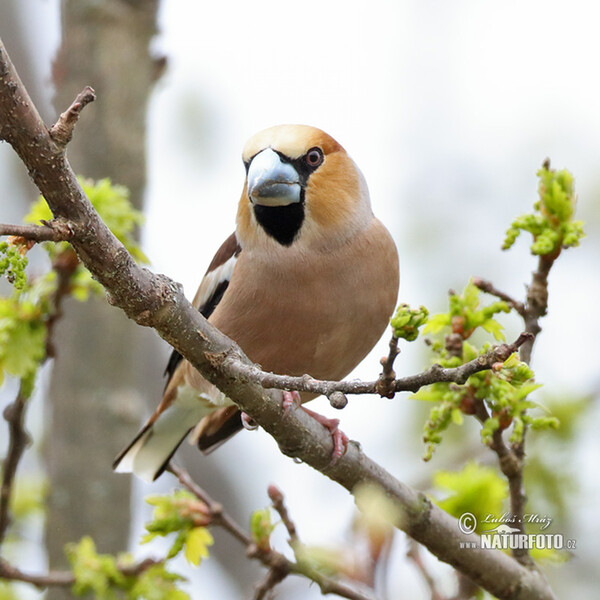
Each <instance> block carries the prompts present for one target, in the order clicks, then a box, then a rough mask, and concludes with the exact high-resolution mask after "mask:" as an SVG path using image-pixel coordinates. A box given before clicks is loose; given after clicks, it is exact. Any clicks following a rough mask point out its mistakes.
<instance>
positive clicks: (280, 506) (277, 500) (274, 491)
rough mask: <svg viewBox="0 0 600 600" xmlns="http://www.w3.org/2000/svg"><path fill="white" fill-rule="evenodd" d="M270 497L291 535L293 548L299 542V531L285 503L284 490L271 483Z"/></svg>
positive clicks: (268, 491)
mask: <svg viewBox="0 0 600 600" xmlns="http://www.w3.org/2000/svg"><path fill="white" fill-rule="evenodd" d="M267 493H268V494H269V498H270V499H271V502H272V503H273V508H274V509H275V510H276V511H277V514H278V515H279V516H280V517H281V522H282V523H283V525H284V527H285V528H286V529H287V532H288V535H289V536H290V540H289V543H290V546H291V547H292V548H293V547H294V546H296V545H297V544H298V543H299V540H298V533H297V531H296V524H295V523H294V521H292V519H291V517H290V515H289V513H288V509H287V507H286V505H285V501H284V498H283V492H282V491H281V490H280V489H279V488H278V487H277V486H275V485H273V484H271V485H270V486H269V489H268V490H267Z"/></svg>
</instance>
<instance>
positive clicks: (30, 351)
mask: <svg viewBox="0 0 600 600" xmlns="http://www.w3.org/2000/svg"><path fill="white" fill-rule="evenodd" d="M80 182H81V184H82V186H83V188H84V190H85V192H86V193H87V194H88V196H89V197H90V199H91V201H92V203H93V204H94V206H95V207H96V208H97V210H98V211H99V213H100V216H101V217H102V218H103V219H104V220H105V222H106V223H107V224H108V226H109V227H110V228H111V230H112V231H113V233H114V234H115V236H116V237H118V238H119V239H120V240H121V241H122V242H123V244H124V245H125V246H126V247H127V249H128V250H129V251H130V252H131V253H132V254H133V255H134V256H136V257H137V258H138V259H140V260H147V259H146V257H145V256H144V254H143V252H142V251H141V249H140V247H139V244H138V243H137V242H136V241H135V239H134V238H133V233H134V229H135V227H136V226H137V225H139V224H140V223H141V222H142V214H141V213H140V212H139V211H137V210H135V209H134V208H133V207H132V206H131V204H130V202H129V199H128V191H127V189H126V188H124V187H123V186H118V185H112V184H111V183H110V181H109V180H108V179H103V180H101V181H99V182H97V183H96V182H93V181H91V180H89V179H80ZM51 218H52V213H51V212H50V209H49V208H48V205H47V203H46V201H45V200H44V198H42V197H40V198H39V199H38V200H37V202H35V203H34V204H33V206H32V208H31V210H30V212H29V214H28V215H27V216H26V217H25V221H26V222H30V223H36V224H37V223H39V222H40V221H45V220H49V219H51ZM43 246H44V249H45V250H46V252H47V253H48V255H49V257H50V260H51V261H52V270H50V271H49V272H47V273H45V274H43V275H40V276H38V277H36V278H34V279H30V280H28V279H27V275H26V272H25V267H26V266H27V251H28V250H29V249H30V248H31V245H30V244H28V243H27V242H26V241H25V240H21V238H11V239H9V241H8V242H0V275H5V276H6V277H7V279H8V280H9V281H11V282H12V283H13V285H14V289H13V292H12V294H11V295H10V296H8V297H4V298H0V384H1V383H2V381H3V379H4V375H5V373H6V374H9V375H12V376H14V377H17V378H19V379H21V380H23V381H25V382H26V383H28V384H29V386H25V387H26V389H27V388H28V387H29V388H30V387H31V386H32V385H33V381H34V379H35V373H36V371H37V368H38V366H39V365H40V364H41V362H42V361H43V360H44V358H45V357H46V342H47V340H46V337H47V327H46V326H47V323H48V321H49V320H50V319H51V318H52V316H53V314H54V312H55V311H56V308H57V307H56V306H55V294H56V292H57V287H58V281H57V279H58V277H57V273H58V272H61V275H62V276H63V277H64V276H65V275H66V276H67V277H68V285H66V286H65V289H64V290H62V293H63V294H64V295H71V296H73V297H74V298H75V299H77V300H80V301H84V300H87V298H88V297H89V295H90V294H94V293H101V292H102V286H101V285H100V284H99V283H98V282H97V281H95V280H94V279H93V278H92V276H91V274H90V272H89V271H88V270H87V269H86V268H85V267H84V266H83V265H82V264H81V263H80V262H79V260H78V258H77V256H76V254H75V252H74V250H73V248H72V247H71V245H70V244H69V243H67V242H60V243H58V244H55V243H51V242H46V243H44V244H43Z"/></svg>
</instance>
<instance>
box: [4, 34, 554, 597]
mask: <svg viewBox="0 0 600 600" xmlns="http://www.w3.org/2000/svg"><path fill="white" fill-rule="evenodd" d="M0 138H2V139H4V140H6V141H8V142H9V143H10V144H11V145H12V146H13V148H14V149H15V151H16V152H17V153H18V155H19V156H20V157H21V160H22V161H23V162H24V164H25V165H26V166H27V168H28V170H29V173H30V175H31V177H32V179H33V180H34V182H35V184H36V185H37V186H38V188H39V189H40V191H41V193H42V194H43V195H44V197H45V198H46V200H47V202H48V205H49V206H50V208H51V210H52V211H53V213H54V215H55V217H57V218H61V217H62V218H64V219H66V220H67V221H68V222H69V223H70V224H71V226H72V228H73V232H74V233H73V237H72V240H71V243H72V245H73V247H74V248H75V250H76V252H77V253H78V255H79V257H80V259H81V260H82V261H83V263H84V264H85V265H86V267H87V268H88V269H89V270H90V271H91V273H92V275H93V276H94V277H95V278H96V279H97V280H98V281H99V282H100V283H101V284H102V285H103V286H104V287H105V288H106V290H107V292H108V298H109V301H110V302H111V303H112V304H113V305H115V306H118V307H120V308H121V309H122V310H123V311H124V312H125V313H126V314H127V315H128V316H129V317H130V318H132V319H134V320H135V321H136V322H138V323H139V324H141V325H145V326H150V327H154V329H156V331H157V332H158V333H159V334H160V335H161V336H162V337H163V338H164V339H165V340H166V341H167V342H168V343H170V344H171V345H172V346H173V347H174V348H175V349H176V350H177V351H178V352H179V353H180V354H182V356H184V357H185V358H186V359H188V360H189V361H190V363H191V364H192V365H193V366H194V367H195V368H196V369H197V370H198V371H199V372H200V373H201V374H202V375H203V376H205V377H206V378H207V379H208V380H209V381H211V382H212V383H213V384H215V385H216V386H217V387H219V388H220V389H221V390H222V391H223V393H225V394H226V395H227V396H228V397H229V398H231V399H232V400H233V401H234V402H235V403H236V404H237V405H238V406H239V407H240V408H241V409H242V410H243V411H244V412H246V413H248V414H249V415H250V416H251V417H252V418H253V419H254V420H256V422H257V423H258V424H259V425H261V426H262V427H263V428H264V429H265V430H266V431H268V432H269V433H270V434H271V435H272V436H273V437H274V438H275V440H276V441H277V442H278V443H279V446H280V448H281V449H282V451H283V452H284V453H285V454H287V455H289V456H295V457H298V458H299V459H300V460H302V461H303V462H306V463H307V464H309V465H311V466H312V467H313V468H315V469H317V470H319V471H321V472H322V473H324V474H325V475H327V476H328V477H330V478H331V479H333V480H334V481H336V482H338V483H339V484H340V485H342V486H343V487H344V488H346V489H347V490H348V491H350V492H352V491H353V490H354V489H355V487H356V486H357V485H358V484H359V483H365V482H371V483H373V484H375V485H377V486H379V487H380V488H382V489H383V490H384V491H385V492H386V493H387V495H388V496H389V497H390V498H391V499H392V500H393V501H394V502H395V503H396V505H397V506H398V507H399V509H400V510H401V513H402V515H403V517H402V519H400V521H399V522H398V523H397V525H398V527H400V528H401V529H402V530H404V531H405V532H406V533H408V534H409V535H410V536H412V537H413V538H414V539H416V540H417V541H419V542H420V543H422V544H423V545H425V546H426V547H427V548H428V549H429V550H430V551H431V552H432V553H433V554H435V555H436V556H437V557H438V558H440V559H441V560H443V561H445V562H448V563H449V564H451V565H453V566H454V567H456V568H457V569H459V570H460V571H461V572H463V573H465V574H466V575H467V576H468V577H470V578H471V579H473V581H475V582H476V583H477V584H478V585H480V586H481V587H483V588H485V589H486V590H488V591H489V592H491V593H492V594H493V595H495V596H497V597H498V598H503V599H504V598H505V599H509V598H510V599H511V600H524V599H526V598H539V599H549V598H553V594H552V591H551V590H550V589H549V587H548V585H547V583H546V581H545V580H544V578H543V577H542V576H541V575H540V574H539V573H538V572H535V571H531V570H529V569H526V568H524V567H523V566H521V565H519V564H518V563H517V562H516V561H514V560H513V559H512V558H510V557H509V556H506V555H505V554H503V553H502V552H499V551H490V550H483V549H479V548H474V549H469V550H464V549H461V547H460V543H461V542H471V543H476V542H478V538H477V537H476V536H474V535H470V536H466V535H464V534H462V533H461V532H460V530H459V528H458V525H457V522H456V520H455V519H453V518H452V517H450V515H448V514H447V513H445V512H444V511H442V510H441V509H439V508H437V507H435V506H434V505H433V504H432V503H431V501H430V500H429V499H428V498H427V497H426V496H425V495H424V494H422V493H419V492H417V491H415V490H414V489H412V488H410V487H408V486H407V485H405V484H403V483H402V482H400V481H398V480H397V479H395V478H394V477H392V476H391V475H390V474H389V473H387V472H386V471H385V470H384V469H383V468H382V467H381V466H379V465H378V464H377V463H375V462H373V461H372V460H371V459H369V458H368V457H367V456H366V455H365V454H364V453H363V452H362V451H361V450H360V449H359V447H358V445H356V444H352V443H351V444H349V445H348V450H347V452H346V454H345V455H344V456H342V457H341V458H340V459H339V460H338V461H337V462H336V463H335V464H333V465H332V464H331V452H332V441H331V435H330V434H329V432H328V431H326V430H325V429H324V427H322V426H321V425H319V424H318V423H317V422H316V421H315V420H314V419H312V418H311V417H310V416H308V415H307V414H306V413H305V411H303V410H292V411H289V412H288V413H287V414H286V412H285V410H284V408H283V407H282V403H281V393H280V392H275V391H272V390H264V389H263V387H262V386H261V385H260V384H258V383H257V382H256V381H253V380H249V379H248V378H247V377H240V376H239V373H238V372H236V370H235V366H236V364H237V365H249V364H250V361H249V360H248V358H247V357H246V356H245V355H244V354H243V352H242V351H241V350H240V348H239V347H238V346H237V345H236V344H235V343H234V342H232V341H231V340H229V339H228V338H227V337H226V336H224V335H223V334H222V333H221V332H219V331H218V330H217V329H215V328H214V327H213V326H212V325H210V323H208V322H207V321H206V319H204V318H203V317H202V316H201V315H200V313H199V312H198V311H196V310H195V309H194V308H193V306H192V305H191V304H190V303H189V302H188V301H187V300H186V299H185V296H184V295H183V292H182V290H181V286H180V285H178V284H175V283H174V282H173V281H171V280H170V279H168V278H167V277H165V276H164V275H155V274H152V273H150V272H149V271H148V270H146V269H143V268H141V267H139V266H138V265H137V264H136V263H135V262H134V260H133V259H132V257H131V256H130V255H129V254H128V253H127V251H126V250H125V248H124V247H123V245H122V244H121V243H120V242H119V241H118V240H117V239H116V238H115V237H114V235H113V234H112V233H111V232H110V231H109V230H108V229H107V228H106V226H105V225H104V223H102V221H101V220H100V218H99V217H98V214H97V213H96V212H95V210H94V209H93V207H92V206H91V204H90V202H89V200H88V199H87V198H86V197H85V194H84V193H83V191H82V189H81V187H80V186H79V183H78V182H77V179H76V177H75V174H74V173H73V171H72V170H71V168H70V166H69V163H68V161H67V159H66V156H65V153H64V150H63V149H62V148H60V146H59V145H57V143H56V142H55V141H54V140H53V139H52V137H51V136H50V134H49V133H48V130H47V129H46V127H45V126H44V124H43V123H42V121H41V118H40V117H39V115H38V113H37V111H36V109H35V107H34V106H33V103H32V102H31V100H30V98H29V96H28V94H27V91H26V90H25V88H24V87H23V84H22V83H21V81H20V80H19V78H18V75H17V73H16V71H15V69H14V67H13V65H12V63H11V62H10V59H9V58H8V56H7V54H6V51H5V49H4V46H3V45H2V44H0ZM441 371H444V370H441Z"/></svg>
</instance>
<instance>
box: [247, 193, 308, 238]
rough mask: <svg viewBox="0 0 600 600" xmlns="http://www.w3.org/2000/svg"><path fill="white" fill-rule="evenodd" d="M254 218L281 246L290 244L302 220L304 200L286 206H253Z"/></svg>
mask: <svg viewBox="0 0 600 600" xmlns="http://www.w3.org/2000/svg"><path fill="white" fill-rule="evenodd" d="M253 208H254V214H255V216H256V220H257V221H258V222H259V224H260V226H261V227H262V228H263V229H264V230H265V231H266V232H267V234H268V235H270V236H271V237H272V238H273V239H275V240H276V241H277V242H279V243H280V244H281V245H282V246H290V245H291V244H292V242H293V241H294V239H295V238H296V236H297V235H298V232H299V231H300V228H301V227H302V223H303V222H304V202H294V203H293V204H288V205H287V206H263V205H261V204H255V205H254V206H253Z"/></svg>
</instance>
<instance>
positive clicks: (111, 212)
mask: <svg viewBox="0 0 600 600" xmlns="http://www.w3.org/2000/svg"><path fill="white" fill-rule="evenodd" d="M78 181H79V184H80V185H81V187H82V189H83V191H84V192H85V194H86V196H87V197H88V198H89V200H90V202H91V203H92V205H93V206H94V208H95V209H96V211H97V212H98V214H99V215H100V217H101V219H102V220H103V221H104V223H105V224H106V226H107V227H108V228H109V229H110V230H111V231H112V233H113V234H114V236H115V237H116V238H117V239H118V240H119V241H120V242H121V243H122V244H123V245H124V246H125V248H126V249H127V250H128V252H129V253H130V254H131V255H132V256H133V257H134V258H135V259H136V260H137V261H139V262H143V263H147V262H148V258H147V257H146V255H145V254H144V253H143V252H142V249H141V247H140V245H139V243H138V242H137V240H136V239H135V230H136V228H137V227H139V226H140V225H142V224H143V222H144V215H143V214H142V213H141V212H140V211H139V210H136V209H135V208H134V207H133V205H132V204H131V202H130V201H129V190H128V189H127V188H126V187H124V186H122V185H118V184H113V183H111V180H110V179H108V178H107V179H100V180H98V181H94V180H93V179H86V178H85V177H78ZM50 219H52V212H51V211H50V208H49V207H48V203H47V202H46V200H45V198H43V197H42V196H40V197H39V198H38V200H37V202H36V203H34V205H33V206H32V208H31V210H30V211H29V214H28V215H27V216H26V217H25V222H27V223H34V224H39V223H40V222H41V221H49V220H50ZM65 245H67V243H66V242H61V243H60V244H54V245H52V246H54V247H56V248H57V249H58V251H61V250H62V249H64V247H65Z"/></svg>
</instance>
